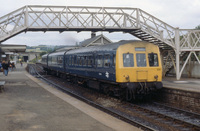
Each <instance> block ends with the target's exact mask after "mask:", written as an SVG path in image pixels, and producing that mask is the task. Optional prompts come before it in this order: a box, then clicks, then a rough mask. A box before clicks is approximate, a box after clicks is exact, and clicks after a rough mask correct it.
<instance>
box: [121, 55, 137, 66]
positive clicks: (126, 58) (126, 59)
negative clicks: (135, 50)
mask: <svg viewBox="0 0 200 131" xmlns="http://www.w3.org/2000/svg"><path fill="white" fill-rule="evenodd" d="M123 65H124V67H133V66H134V60H133V54H132V53H126V54H123Z"/></svg>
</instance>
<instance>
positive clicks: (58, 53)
mask: <svg viewBox="0 0 200 131" xmlns="http://www.w3.org/2000/svg"><path fill="white" fill-rule="evenodd" d="M65 52H66V51H61V52H53V53H50V54H49V56H52V55H64V54H65Z"/></svg>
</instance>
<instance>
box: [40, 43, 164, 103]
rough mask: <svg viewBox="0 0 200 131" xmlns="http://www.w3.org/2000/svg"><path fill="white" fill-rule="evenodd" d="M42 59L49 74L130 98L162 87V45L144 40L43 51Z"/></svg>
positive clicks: (129, 99)
mask: <svg viewBox="0 0 200 131" xmlns="http://www.w3.org/2000/svg"><path fill="white" fill-rule="evenodd" d="M41 63H42V66H43V69H44V70H45V71H46V72H47V73H48V74H52V75H56V76H60V77H63V78H65V79H66V80H68V81H70V82H72V83H76V84H80V85H84V86H87V87H89V88H94V89H96V90H98V91H100V92H103V93H105V94H108V95H114V96H116V97H119V98H121V99H126V100H127V101H132V100H135V99H137V98H139V97H141V96H146V95H149V94H151V93H153V92H157V91H158V90H160V89H161V88H162V87H163V85H162V64H161V58H160V51H159V47H158V46H157V45H154V44H152V43H148V42H145V41H139V40H123V41H119V42H116V43H111V44H106V45H99V46H90V47H82V48H78V49H71V50H66V51H61V52H53V53H50V54H46V55H43V56H42V60H41Z"/></svg>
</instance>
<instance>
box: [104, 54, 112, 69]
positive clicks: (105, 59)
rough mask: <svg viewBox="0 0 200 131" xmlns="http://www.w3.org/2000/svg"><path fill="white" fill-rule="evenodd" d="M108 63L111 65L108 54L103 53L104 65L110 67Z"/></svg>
mask: <svg viewBox="0 0 200 131" xmlns="http://www.w3.org/2000/svg"><path fill="white" fill-rule="evenodd" d="M110 65H111V60H110V55H104V67H110Z"/></svg>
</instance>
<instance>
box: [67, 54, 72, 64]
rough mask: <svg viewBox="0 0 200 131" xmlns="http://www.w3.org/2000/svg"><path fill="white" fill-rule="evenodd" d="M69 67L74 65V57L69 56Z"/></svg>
mask: <svg viewBox="0 0 200 131" xmlns="http://www.w3.org/2000/svg"><path fill="white" fill-rule="evenodd" d="M68 63H69V65H71V64H72V56H69V61H68Z"/></svg>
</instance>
